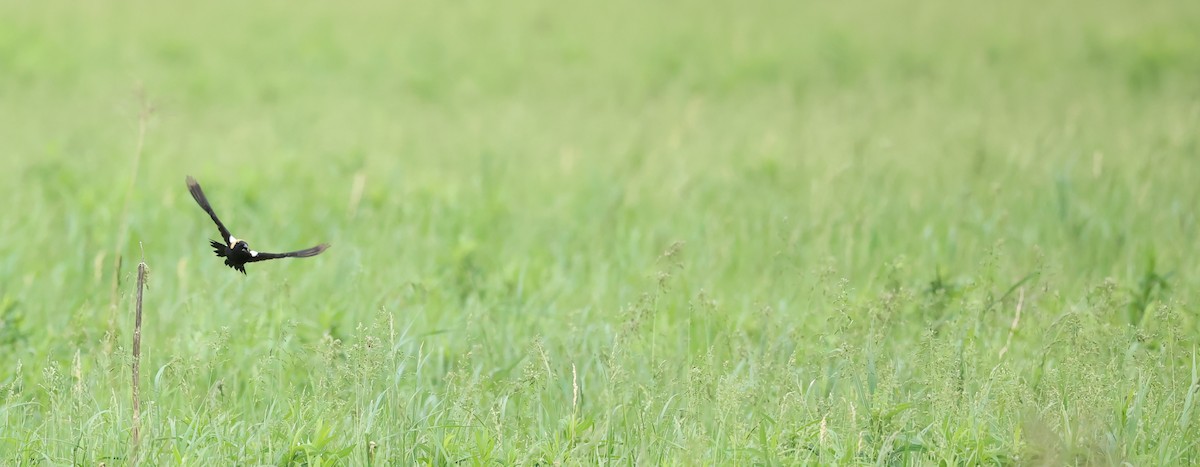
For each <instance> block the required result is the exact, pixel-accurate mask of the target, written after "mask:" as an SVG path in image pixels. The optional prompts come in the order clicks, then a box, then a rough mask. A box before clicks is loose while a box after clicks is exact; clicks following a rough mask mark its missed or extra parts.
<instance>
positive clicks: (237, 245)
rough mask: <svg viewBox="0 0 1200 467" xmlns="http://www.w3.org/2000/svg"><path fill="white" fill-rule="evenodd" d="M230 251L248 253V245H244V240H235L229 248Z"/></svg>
mask: <svg viewBox="0 0 1200 467" xmlns="http://www.w3.org/2000/svg"><path fill="white" fill-rule="evenodd" d="M230 249H232V250H233V251H249V250H250V244H249V243H246V241H245V240H237V241H235V242H233V246H232V247H230Z"/></svg>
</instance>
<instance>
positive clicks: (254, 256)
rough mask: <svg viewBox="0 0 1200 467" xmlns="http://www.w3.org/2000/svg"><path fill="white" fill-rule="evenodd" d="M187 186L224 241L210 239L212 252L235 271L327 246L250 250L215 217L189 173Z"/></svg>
mask: <svg viewBox="0 0 1200 467" xmlns="http://www.w3.org/2000/svg"><path fill="white" fill-rule="evenodd" d="M187 186H188V191H189V192H191V193H192V198H194V199H195V200H196V204H199V205H200V207H201V208H203V209H204V212H207V213H208V217H211V218H212V220H213V222H214V223H216V224H217V230H220V231H221V239H222V240H224V241H225V243H221V242H218V241H216V240H210V241H209V243H210V244H212V247H213V253H216V254H217V256H218V257H223V258H225V265H226V266H229V267H231V268H233V269H234V270H236V271H237V272H240V273H242V274H246V263H254V262H257V261H266V260H268V259H278V258H307V257H310V256H317V255H319V254H321V252H323V251H325V250H326V249H328V248H329V244H327V243H322V244H320V245H317V246H314V247H312V248H307V249H303V250H298V251H289V252H287V253H265V252H261V251H254V250H251V249H250V244H248V243H246V241H245V240H242V239H239V238H237V237H234V236H233V235H232V234H230V233H229V229H226V228H225V224H222V223H221V219H218V218H217V213H215V212H213V208H212V206H211V205H209V204H208V198H205V197H204V190H201V189H200V184H199V183H196V179H194V178H192V177H191V176H190V175H189V176H188V178H187Z"/></svg>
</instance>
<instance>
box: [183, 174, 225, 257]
mask: <svg viewBox="0 0 1200 467" xmlns="http://www.w3.org/2000/svg"><path fill="white" fill-rule="evenodd" d="M187 186H188V191H189V192H191V193H192V198H193V199H195V200H196V204H199V205H200V207H201V208H203V209H204V212H207V213H208V217H211V218H212V220H213V222H215V223H216V224H217V230H220V231H221V239H222V240H225V244H226V245H228V244H229V243H230V239H231V238H233V236H232V235H230V234H229V229H226V228H225V224H222V223H221V219H217V213H215V212H213V208H212V206H211V205H209V204H208V198H205V197H204V190H201V189H200V184H199V183H197V182H196V179H194V178H192V176H191V175H188V178H187Z"/></svg>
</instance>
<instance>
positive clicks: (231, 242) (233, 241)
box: [229, 235, 238, 248]
mask: <svg viewBox="0 0 1200 467" xmlns="http://www.w3.org/2000/svg"><path fill="white" fill-rule="evenodd" d="M237 242H238V239H237V237H234V236H233V235H230V236H229V247H230V248H233V246H234V245H237Z"/></svg>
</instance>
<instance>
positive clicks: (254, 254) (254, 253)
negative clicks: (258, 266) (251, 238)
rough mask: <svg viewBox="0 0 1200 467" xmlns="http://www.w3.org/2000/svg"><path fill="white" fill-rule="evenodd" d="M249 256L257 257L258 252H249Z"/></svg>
mask: <svg viewBox="0 0 1200 467" xmlns="http://www.w3.org/2000/svg"><path fill="white" fill-rule="evenodd" d="M250 256H258V252H257V251H254V250H250Z"/></svg>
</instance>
